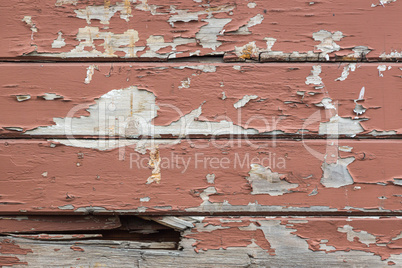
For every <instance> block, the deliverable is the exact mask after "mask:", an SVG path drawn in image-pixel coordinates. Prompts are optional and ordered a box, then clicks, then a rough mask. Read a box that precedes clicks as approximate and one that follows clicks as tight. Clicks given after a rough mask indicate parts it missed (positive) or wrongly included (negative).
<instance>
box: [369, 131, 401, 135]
mask: <svg viewBox="0 0 402 268" xmlns="http://www.w3.org/2000/svg"><path fill="white" fill-rule="evenodd" d="M369 134H370V135H373V136H385V135H396V131H395V130H389V131H377V130H373V131H371V132H370V133H369Z"/></svg>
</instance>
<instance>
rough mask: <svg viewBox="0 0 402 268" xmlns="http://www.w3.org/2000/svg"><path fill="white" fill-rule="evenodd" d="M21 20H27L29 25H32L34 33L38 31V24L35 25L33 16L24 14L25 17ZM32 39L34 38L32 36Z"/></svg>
mask: <svg viewBox="0 0 402 268" xmlns="http://www.w3.org/2000/svg"><path fill="white" fill-rule="evenodd" d="M21 21H23V22H25V23H26V24H27V25H28V26H30V27H31V31H32V34H33V33H37V32H38V28H36V25H35V23H34V22H33V21H32V17H31V16H24V18H23V19H22V20H21ZM32 39H33V38H32Z"/></svg>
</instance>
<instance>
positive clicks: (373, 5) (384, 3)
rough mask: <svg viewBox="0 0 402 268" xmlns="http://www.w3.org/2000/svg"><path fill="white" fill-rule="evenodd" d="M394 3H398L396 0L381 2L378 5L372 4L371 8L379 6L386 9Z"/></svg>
mask: <svg viewBox="0 0 402 268" xmlns="http://www.w3.org/2000/svg"><path fill="white" fill-rule="evenodd" d="M393 2H396V0H380V1H379V2H378V4H371V7H378V6H382V7H385V5H387V4H391V3H393Z"/></svg>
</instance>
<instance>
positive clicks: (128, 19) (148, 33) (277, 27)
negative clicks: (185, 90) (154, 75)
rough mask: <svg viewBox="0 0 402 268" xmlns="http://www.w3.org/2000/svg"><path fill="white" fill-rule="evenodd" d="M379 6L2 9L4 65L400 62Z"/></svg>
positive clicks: (10, 5) (22, 5) (165, 4)
mask: <svg viewBox="0 0 402 268" xmlns="http://www.w3.org/2000/svg"><path fill="white" fill-rule="evenodd" d="M380 2H381V3H379V2H378V1H377V2H376V1H371V2H370V1H369V2H368V1H365V0H356V1H352V2H351V1H347V0H332V1H324V2H309V1H301V0H298V1H295V0H284V1H280V2H276V1H264V0H255V1H253V2H247V1H239V0H230V1H213V2H205V1H192V0H175V1H160V0H159V1H157V0H153V1H151V0H150V1H145V2H144V1H136V0H127V1H115V0H112V1H101V0H97V1H95V0H91V1H79V0H77V1H75V0H72V1H65V0H53V1H31V0H29V1H28V0H24V1H16V0H15V1H3V3H2V4H1V5H0V13H1V14H2V16H1V18H0V22H1V25H3V30H2V31H1V34H0V39H1V40H2V42H1V46H0V57H1V58H7V59H12V58H18V59H24V56H25V58H27V57H26V56H30V57H37V58H40V57H46V58H49V57H53V58H74V59H82V58H88V57H90V58H107V59H109V60H115V59H116V58H117V57H119V58H129V59H134V60H149V59H159V60H166V59H167V58H168V57H169V58H179V57H189V56H203V55H223V54H224V53H225V52H231V53H233V55H234V58H235V59H236V60H245V59H255V60H258V59H259V55H260V53H261V52H267V53H264V54H265V55H264V56H263V57H262V58H263V60H269V61H272V60H274V61H276V60H301V61H305V60H312V61H317V60H324V61H325V60H362V59H366V58H369V59H374V60H378V59H380V60H397V59H400V57H401V48H402V43H401V40H400V38H399V36H398V34H397V33H398V32H399V28H400V23H398V21H400V13H401V11H402V5H401V3H400V2H399V1H394V0H392V1H388V0H387V1H380ZM272 52H273V53H272ZM291 53H293V54H291ZM307 53H308V54H307ZM229 58H230V59H232V60H233V57H229Z"/></svg>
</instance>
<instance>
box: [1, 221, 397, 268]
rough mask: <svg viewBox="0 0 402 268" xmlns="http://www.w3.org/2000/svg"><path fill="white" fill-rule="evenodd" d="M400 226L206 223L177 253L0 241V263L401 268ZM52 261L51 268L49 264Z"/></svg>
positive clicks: (114, 244)
mask: <svg viewBox="0 0 402 268" xmlns="http://www.w3.org/2000/svg"><path fill="white" fill-rule="evenodd" d="M401 223H402V221H401V219H399V218H394V217H389V218H363V219H359V218H344V217H340V218H314V217H303V218H300V217H299V218H294V217H279V218H278V217H276V218H275V217H271V218H265V217H206V218H199V220H198V222H195V227H194V228H193V229H188V230H186V231H184V233H183V239H182V240H181V243H180V244H181V250H152V249H145V248H144V249H138V248H136V243H133V242H124V241H100V240H91V241H51V242H50V241H49V242H46V243H44V242H41V241H35V240H28V239H23V238H15V237H3V238H2V239H1V246H2V248H1V249H2V250H1V252H0V254H1V255H0V263H1V264H2V265H7V263H6V260H8V261H10V260H11V259H13V260H14V262H13V263H11V264H14V265H16V264H18V263H25V264H26V265H28V266H29V267H43V266H46V267H64V266H73V267H77V266H78V267H79V266H84V267H177V266H178V265H180V266H188V267H217V266H219V267H268V266H269V267H272V266H274V267H276V266H283V265H286V266H288V267H322V266H330V265H336V266H347V267H365V266H375V267H387V266H389V265H396V266H399V265H400V264H401V262H402V259H401V255H400V253H401V245H400V241H401V237H400V236H401V235H400V229H401ZM50 260H51V261H50Z"/></svg>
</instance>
